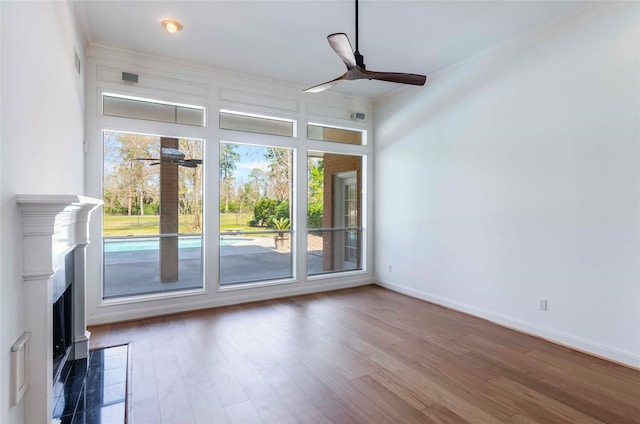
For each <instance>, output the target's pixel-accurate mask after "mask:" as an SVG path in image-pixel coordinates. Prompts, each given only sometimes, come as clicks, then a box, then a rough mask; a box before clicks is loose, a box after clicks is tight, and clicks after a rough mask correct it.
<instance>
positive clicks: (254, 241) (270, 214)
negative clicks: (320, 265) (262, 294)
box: [220, 142, 293, 287]
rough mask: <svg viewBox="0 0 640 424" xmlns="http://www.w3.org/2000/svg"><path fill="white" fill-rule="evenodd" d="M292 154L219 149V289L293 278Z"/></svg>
mask: <svg viewBox="0 0 640 424" xmlns="http://www.w3.org/2000/svg"><path fill="white" fill-rule="evenodd" d="M292 164H293V151H292V150H291V149H283V148H276V147H267V146H251V145H244V144H233V143H225V142H221V143H220V286H222V287H224V286H231V285H234V284H239V283H250V282H257V281H269V280H282V279H290V278H292V277H293V255H292V244H291V241H292V231H291V228H292V225H293V222H292V219H293V214H292V211H291V207H292V205H293V201H292V198H291V193H292V187H293V185H292V176H293V165H292Z"/></svg>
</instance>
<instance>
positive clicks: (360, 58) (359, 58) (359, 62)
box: [353, 0, 367, 69]
mask: <svg viewBox="0 0 640 424" xmlns="http://www.w3.org/2000/svg"><path fill="white" fill-rule="evenodd" d="M353 55H354V56H355V57H356V65H358V66H359V67H361V68H362V69H367V67H366V66H365V64H364V57H363V56H362V55H361V54H360V50H358V0H356V51H355V52H354V53H353Z"/></svg>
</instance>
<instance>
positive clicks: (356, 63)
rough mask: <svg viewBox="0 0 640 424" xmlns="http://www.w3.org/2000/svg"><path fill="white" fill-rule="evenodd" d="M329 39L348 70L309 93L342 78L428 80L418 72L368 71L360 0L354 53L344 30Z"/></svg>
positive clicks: (316, 91)
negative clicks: (360, 40)
mask: <svg viewBox="0 0 640 424" xmlns="http://www.w3.org/2000/svg"><path fill="white" fill-rule="evenodd" d="M327 40H328V41H329V45H330V46H331V48H332V49H333V51H334V52H336V54H337V55H338V57H340V59H342V62H344V64H345V65H346V67H347V72H345V73H344V74H342V75H340V76H339V77H338V78H336V79H334V80H331V81H327V82H324V83H322V84H319V85H316V86H313V87H311V88H307V89H306V90H304V91H305V92H308V93H319V92H321V91H324V90H326V89H328V88H331V87H333V86H334V85H336V84H338V83H339V82H340V81H342V80H357V79H368V80H372V79H374V80H380V81H389V82H397V83H400V84H410V85H424V83H425V82H426V80H427V77H426V76H424V75H418V74H406V73H402V72H376V71H367V70H366V67H365V64H364V57H363V56H362V55H361V54H360V51H359V50H358V0H356V51H355V53H354V51H353V48H352V47H351V43H350V42H349V38H348V37H347V34H345V33H343V32H338V33H335V34H331V35H329V36H327Z"/></svg>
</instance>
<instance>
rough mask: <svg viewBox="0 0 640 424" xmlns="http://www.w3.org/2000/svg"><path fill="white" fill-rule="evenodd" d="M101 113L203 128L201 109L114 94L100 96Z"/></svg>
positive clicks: (202, 111)
mask: <svg viewBox="0 0 640 424" xmlns="http://www.w3.org/2000/svg"><path fill="white" fill-rule="evenodd" d="M102 113H103V114H104V115H108V116H119V117H122V118H134V119H145V120H147V121H158V122H168V123H171V124H184V125H194V126H199V127H203V126H204V108H203V107H198V106H188V105H179V104H171V103H161V102H156V101H152V100H147V99H140V98H133V97H127V96H118V95H115V94H104V95H103V96H102Z"/></svg>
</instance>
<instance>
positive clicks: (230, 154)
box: [220, 143, 240, 213]
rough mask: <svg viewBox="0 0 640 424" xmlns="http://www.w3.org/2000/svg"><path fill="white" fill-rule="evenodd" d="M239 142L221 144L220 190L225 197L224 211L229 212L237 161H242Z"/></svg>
mask: <svg viewBox="0 0 640 424" xmlns="http://www.w3.org/2000/svg"><path fill="white" fill-rule="evenodd" d="M237 149H238V145H237V144H230V143H221V144H220V191H221V193H222V196H223V197H224V202H225V208H224V211H225V212H226V213H227V212H229V201H230V198H231V196H233V173H234V172H235V170H236V163H237V162H238V161H240V153H238V152H236V150H237Z"/></svg>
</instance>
